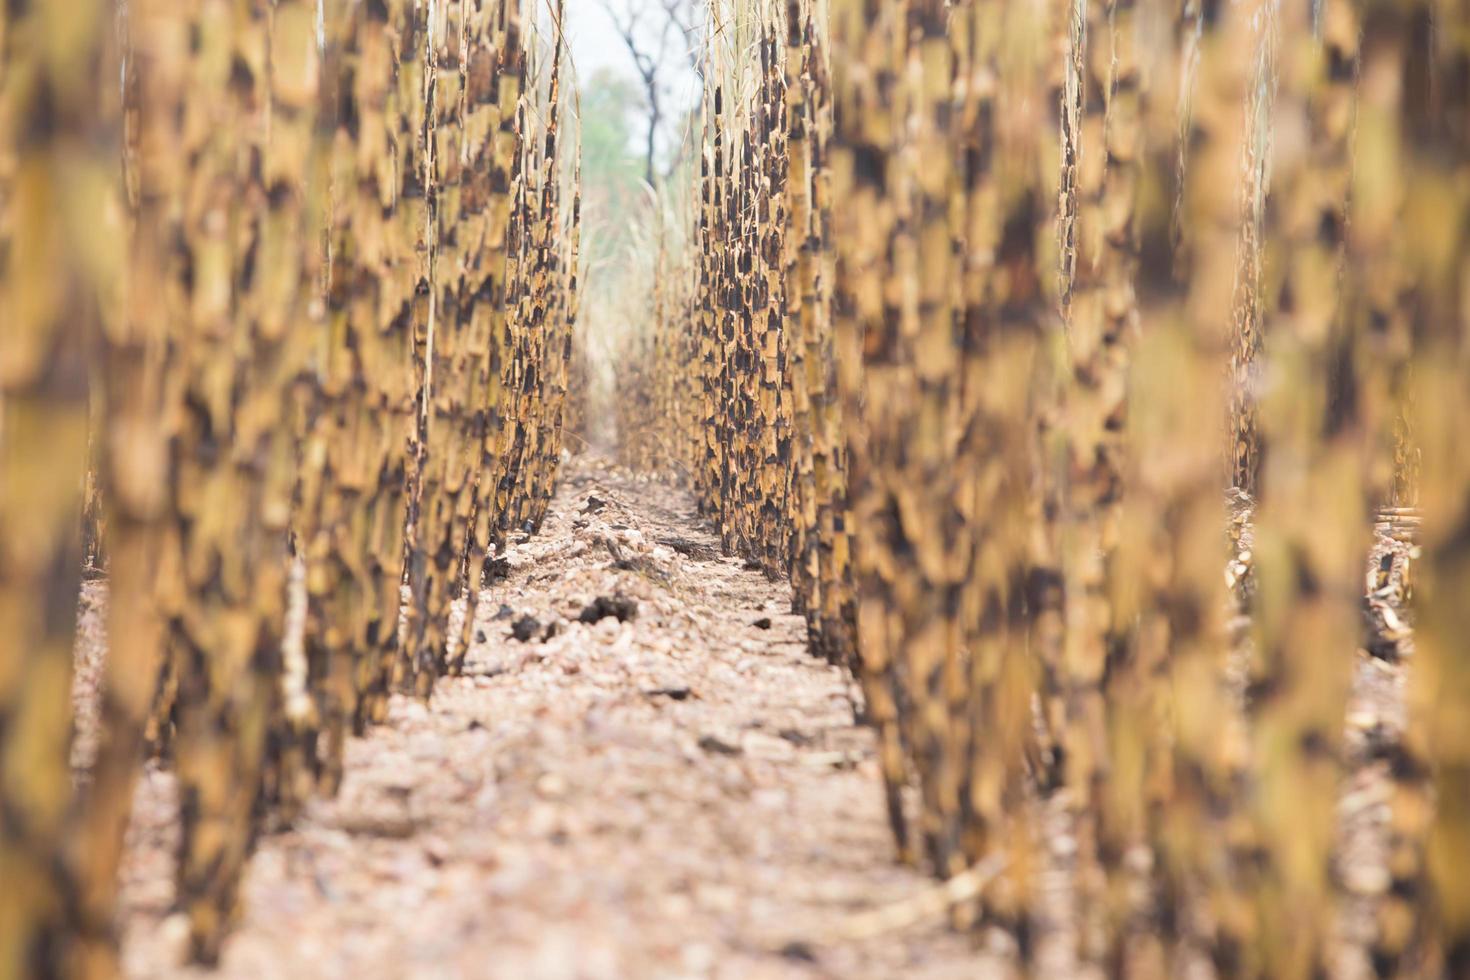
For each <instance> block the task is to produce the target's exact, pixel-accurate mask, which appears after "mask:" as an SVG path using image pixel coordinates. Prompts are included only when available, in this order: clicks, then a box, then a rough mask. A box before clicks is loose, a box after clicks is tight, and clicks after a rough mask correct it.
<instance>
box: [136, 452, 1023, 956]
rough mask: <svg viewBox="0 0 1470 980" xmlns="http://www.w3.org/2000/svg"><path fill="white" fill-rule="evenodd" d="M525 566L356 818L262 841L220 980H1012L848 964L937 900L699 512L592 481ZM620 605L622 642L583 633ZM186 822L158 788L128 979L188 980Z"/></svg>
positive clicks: (900, 947)
mask: <svg viewBox="0 0 1470 980" xmlns="http://www.w3.org/2000/svg"><path fill="white" fill-rule="evenodd" d="M507 557H508V559H509V564H510V569H509V574H508V577H507V578H506V579H505V580H504V581H501V582H498V583H496V585H495V587H494V588H493V589H491V590H490V591H489V592H488V593H487V594H486V599H487V600H488V601H487V602H484V603H482V610H483V619H482V621H481V622H480V623H479V624H478V629H477V643H476V645H475V647H474V648H473V649H472V650H471V652H470V656H469V659H468V668H467V671H466V676H464V677H460V678H453V679H449V680H446V681H443V682H441V683H440V685H439V687H438V689H437V690H436V692H435V695H434V698H433V702H432V703H431V704H430V705H429V706H428V707H427V708H425V707H424V706H423V705H421V704H419V703H417V702H415V701H412V700H409V699H404V698H399V699H396V700H395V702H394V704H393V707H392V714H391V718H390V720H389V722H388V724H386V725H384V726H381V727H379V728H376V729H374V730H373V731H372V732H370V733H369V734H368V735H367V737H365V738H362V739H357V740H354V741H353V743H352V744H351V746H350V747H349V751H348V757H347V767H348V768H347V778H346V781H345V784H344V786H343V788H342V793H341V795H340V797H339V798H338V799H336V800H332V801H321V802H318V803H316V804H313V805H312V806H311V808H310V809H309V811H308V813H307V814H306V816H305V817H304V819H302V820H301V821H300V822H299V824H298V825H297V826H296V827H295V828H293V829H292V830H290V831H288V832H285V833H279V834H275V835H272V836H269V837H267V838H265V839H264V840H263V841H262V843H261V847H260V850H259V852H258V853H257V854H256V856H255V858H254V860H253V862H252V864H251V867H250V871H249V875H248V878H247V881H246V887H245V895H244V901H243V905H244V916H243V921H242V923H241V925H240V928H239V929H238V931H237V933H236V935H235V936H234V938H233V939H232V940H231V942H230V943H229V945H228V947H227V949H226V955H225V960H224V963H223V965H222V968H221V970H220V975H222V976H226V977H272V978H277V977H312V978H331V977H353V978H373V977H410V976H411V977H446V978H447V977H505V978H517V980H526V978H538V980H539V978H548V980H553V978H584V977H585V978H604V977H606V978H642V977H650V978H653V977H844V978H846V977H875V978H877V977H897V976H903V977H906V978H909V977H913V978H923V977H932V978H943V977H965V978H973V977H977V976H1004V975H1006V973H1007V972H1008V971H1007V970H1006V969H1005V966H1004V964H1005V962H1006V961H1007V960H1008V959H1009V957H1007V956H1005V955H1004V951H1003V950H996V951H995V952H994V953H987V952H985V951H984V950H979V951H977V950H976V949H974V948H973V946H972V940H970V939H968V938H965V937H961V936H958V935H956V934H954V933H951V932H949V931H948V930H946V929H945V928H944V927H943V924H942V923H938V922H936V923H934V924H933V925H932V926H928V927H918V928H914V929H909V930H906V931H904V932H903V933H901V934H899V935H897V936H884V937H873V938H866V939H850V938H849V939H841V940H834V939H833V938H832V928H833V926H834V924H836V923H840V922H843V921H845V920H846V918H847V917H848V916H849V915H851V914H852V913H854V912H857V911H860V910H863V909H868V908H872V907H875V906H881V905H885V904H887V903H891V902H895V901H900V900H903V899H905V898H907V897H909V896H912V895H913V894H915V893H917V892H919V891H921V890H923V889H925V888H927V887H928V881H927V879H925V878H924V877H923V876H921V875H919V874H918V873H916V872H913V871H910V870H908V869H904V868H900V867H897V866H895V864H894V862H893V850H892V844H891V840H890V837H889V834H888V829H887V826H886V824H885V821H884V817H883V814H882V810H881V806H880V798H881V794H880V793H879V789H878V782H879V775H878V770H877V766H876V763H875V761H874V757H873V746H872V741H871V738H870V737H869V733H868V731H867V730H866V729H863V728H860V727H857V726H855V725H854V723H853V713H852V706H851V701H850V691H849V689H848V682H847V680H846V679H845V678H844V676H843V674H842V673H841V672H840V671H838V670H837V669H835V668H832V667H829V666H827V665H825V664H823V663H821V662H819V661H816V660H814V659H812V658H811V657H809V656H808V655H807V654H806V652H805V649H804V647H803V643H802V625H801V620H800V619H799V617H795V616H792V615H790V613H789V607H790V596H789V591H788V589H787V588H786V586H785V585H783V584H777V583H772V582H769V581H768V580H766V579H765V578H764V577H763V576H762V575H761V574H760V573H759V572H756V571H751V570H747V569H746V568H745V567H744V566H743V563H742V562H741V561H740V560H738V559H729V558H722V557H720V556H719V553H718V542H717V540H716V539H715V538H714V536H713V535H712V534H711V533H710V532H709V531H708V529H707V528H706V527H705V526H704V525H703V524H702V523H701V522H700V521H699V520H698V518H697V516H696V514H695V512H694V508H693V505H692V502H691V500H690V499H689V498H688V497H687V496H686V495H684V494H682V493H681V492H678V491H675V490H673V489H670V488H669V487H667V486H665V485H663V484H659V483H654V482H645V481H641V480H637V479H634V478H632V477H629V476H627V475H626V474H623V473H621V472H620V471H618V470H616V469H615V468H612V467H609V466H607V465H606V464H603V463H600V462H598V461H597V460H583V461H580V462H577V463H575V464H573V466H572V468H571V469H570V471H569V472H567V473H566V475H565V477H564V479H563V481H562V487H561V490H560V492H559V493H558V495H557V498H556V500H555V502H554V504H553V507H552V511H551V514H550V517H549V518H548V520H547V522H546V526H545V528H544V529H543V530H542V532H541V533H540V534H539V535H537V536H536V537H534V538H531V539H529V540H524V541H517V542H514V543H513V544H512V546H511V547H510V548H509V549H508V551H507ZM619 595H621V596H625V597H627V598H630V599H632V600H634V601H635V602H636V604H637V613H636V616H635V617H634V618H631V619H629V620H628V621H627V622H620V621H619V620H618V619H617V618H616V616H608V617H606V618H603V619H601V620H600V621H598V622H595V623H592V624H587V623H582V622H579V621H578V617H579V614H580V613H581V612H582V610H583V609H584V608H585V607H586V606H587V605H588V603H589V602H592V601H593V600H595V599H596V598H597V597H600V596H602V597H615V596H619ZM526 616H529V617H532V618H534V620H536V629H535V630H534V631H533V635H532V636H531V638H530V639H528V640H526V641H524V642H522V641H518V640H516V639H514V638H512V632H513V630H514V629H516V628H517V624H520V629H521V631H522V632H523V633H525V632H528V631H530V625H531V624H530V623H529V622H523V621H522V617H526ZM548 628H549V629H550V631H551V632H553V633H554V635H552V636H550V637H549V638H546V639H543V638H542V637H543V636H545V635H546V633H547V632H548ZM173 817H174V801H173V799H172V780H171V778H170V777H169V776H168V775H167V774H166V773H164V772H162V771H159V770H155V769H151V768H150V771H149V773H148V776H147V778H146V780H145V781H144V784H143V785H142V787H141V788H140V791H139V799H138V811H137V815H136V817H135V820H134V827H133V830H132V835H131V842H130V853H129V857H128V861H127V864H126V867H125V871H124V874H125V881H124V887H125V894H124V900H125V923H124V924H125V952H126V962H127V966H128V970H129V972H130V973H131V974H133V975H135V976H139V977H145V976H146V977H154V976H163V975H176V974H178V973H179V972H180V971H179V968H178V967H177V963H178V957H179V952H180V950H181V949H182V945H183V935H184V931H185V930H184V928H183V923H182V921H181V920H180V919H179V918H178V917H177V916H174V915H171V914H170V912H171V909H170V905H171V902H172V895H173V887H172V880H171V874H172V853H173V846H174V838H173V834H174V831H173V827H172V824H173ZM183 972H187V971H183Z"/></svg>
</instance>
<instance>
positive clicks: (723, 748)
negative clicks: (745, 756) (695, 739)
mask: <svg viewBox="0 0 1470 980" xmlns="http://www.w3.org/2000/svg"><path fill="white" fill-rule="evenodd" d="M699 747H700V748H702V749H704V750H705V751H706V752H714V753H717V754H719V755H739V754H740V753H741V752H742V751H743V750H742V749H741V748H740V746H738V745H736V744H735V743H734V742H731V741H728V740H726V739H725V738H722V737H721V736H719V735H701V736H699Z"/></svg>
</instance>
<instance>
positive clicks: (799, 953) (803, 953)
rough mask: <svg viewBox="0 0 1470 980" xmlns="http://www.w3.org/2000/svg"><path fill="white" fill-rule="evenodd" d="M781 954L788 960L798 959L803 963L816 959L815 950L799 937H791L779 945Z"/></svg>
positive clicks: (812, 961)
mask: <svg viewBox="0 0 1470 980" xmlns="http://www.w3.org/2000/svg"><path fill="white" fill-rule="evenodd" d="M781 955H782V956H784V957H786V958H787V959H788V960H800V961H802V962H803V963H815V962H816V961H817V954H816V951H815V950H813V949H812V947H811V944H810V943H807V942H803V941H802V940H800V939H793V940H791V942H789V943H787V944H786V945H784V946H782V947H781Z"/></svg>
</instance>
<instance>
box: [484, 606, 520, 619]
mask: <svg viewBox="0 0 1470 980" xmlns="http://www.w3.org/2000/svg"><path fill="white" fill-rule="evenodd" d="M515 614H516V611H515V610H514V609H512V608H510V606H507V605H505V604H504V603H501V605H500V608H499V609H497V610H495V615H494V616H492V617H490V618H491V619H510V617H512V616H514V615H515Z"/></svg>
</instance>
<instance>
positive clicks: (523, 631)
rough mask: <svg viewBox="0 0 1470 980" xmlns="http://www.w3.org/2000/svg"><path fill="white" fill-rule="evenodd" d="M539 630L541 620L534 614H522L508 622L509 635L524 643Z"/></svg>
mask: <svg viewBox="0 0 1470 980" xmlns="http://www.w3.org/2000/svg"><path fill="white" fill-rule="evenodd" d="M540 630H541V620H539V619H537V618H536V617H535V616H522V617H521V618H520V619H518V620H516V621H515V622H514V623H511V624H510V635H511V636H513V637H515V638H516V639H517V640H519V641H520V642H521V643H525V642H527V641H528V640H530V639H531V638H532V637H533V636H535V635H536V634H537V633H538V632H539V631H540Z"/></svg>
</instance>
